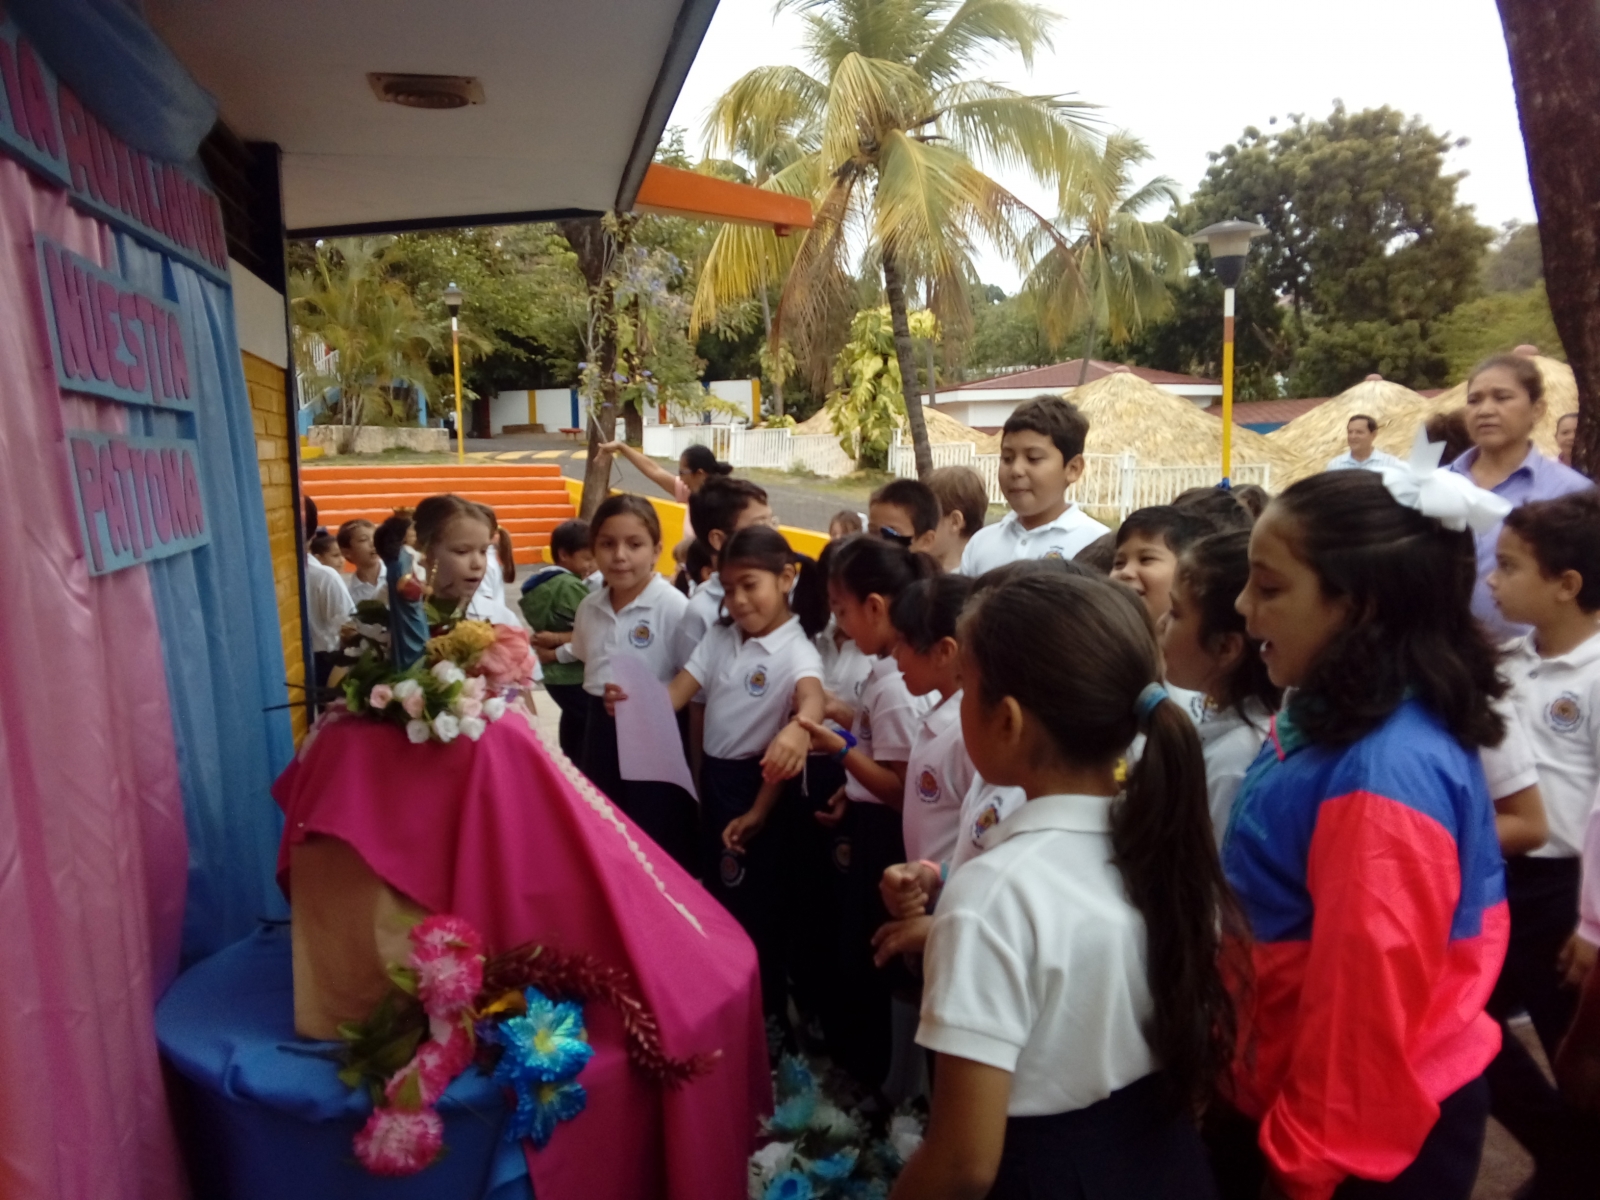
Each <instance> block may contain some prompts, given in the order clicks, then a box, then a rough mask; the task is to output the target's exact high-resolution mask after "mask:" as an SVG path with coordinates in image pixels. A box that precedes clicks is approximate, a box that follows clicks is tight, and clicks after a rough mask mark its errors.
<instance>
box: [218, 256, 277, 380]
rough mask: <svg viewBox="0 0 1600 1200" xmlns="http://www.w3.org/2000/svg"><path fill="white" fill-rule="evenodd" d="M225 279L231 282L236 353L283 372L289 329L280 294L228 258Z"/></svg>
mask: <svg viewBox="0 0 1600 1200" xmlns="http://www.w3.org/2000/svg"><path fill="white" fill-rule="evenodd" d="M228 277H229V279H230V280H232V282H233V320H234V324H235V325H236V326H237V327H238V330H239V349H241V350H243V351H245V352H246V353H248V354H254V355H255V356H256V357H257V358H264V359H266V360H267V361H268V362H269V363H271V364H272V365H273V366H275V367H283V368H285V369H287V368H288V366H289V327H288V324H287V321H288V317H287V315H286V313H285V311H284V306H283V293H281V292H276V291H274V290H273V289H272V288H271V287H270V286H269V285H268V284H267V283H266V282H265V281H264V280H263V279H261V277H260V276H258V275H256V274H255V273H253V272H252V271H250V270H248V269H247V268H245V267H241V266H240V265H239V264H238V263H236V262H234V261H233V260H232V259H231V258H230V259H229V260H228Z"/></svg>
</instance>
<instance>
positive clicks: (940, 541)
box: [926, 466, 989, 571]
mask: <svg viewBox="0 0 1600 1200" xmlns="http://www.w3.org/2000/svg"><path fill="white" fill-rule="evenodd" d="M926 482H927V485H928V487H929V488H930V489H931V490H932V492H933V494H934V498H935V499H937V500H938V501H939V530H938V534H937V536H936V537H935V538H934V539H933V551H932V553H933V556H934V557H935V558H937V559H938V560H939V564H940V565H941V566H942V567H944V569H945V570H946V571H960V570H961V556H962V554H964V553H965V552H966V549H967V543H968V542H970V541H971V540H972V535H973V534H975V533H977V532H978V530H980V529H982V528H983V523H984V521H985V520H987V519H988V516H989V489H988V488H986V487H985V486H984V484H983V476H981V475H979V474H978V473H977V472H976V471H974V470H973V469H972V468H971V467H959V466H955V467H935V468H934V469H933V470H932V471H930V472H928V478H927V480H926Z"/></svg>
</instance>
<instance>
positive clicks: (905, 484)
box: [867, 479, 942, 554]
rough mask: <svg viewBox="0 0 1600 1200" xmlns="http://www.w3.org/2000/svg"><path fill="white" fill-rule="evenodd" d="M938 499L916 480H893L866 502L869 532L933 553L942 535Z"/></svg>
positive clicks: (923, 551) (931, 490)
mask: <svg viewBox="0 0 1600 1200" xmlns="http://www.w3.org/2000/svg"><path fill="white" fill-rule="evenodd" d="M941 515H942V514H941V513H940V511H939V497H937V496H935V495H934V494H933V489H932V488H930V487H929V486H928V485H927V484H925V483H920V482H918V481H917V480H915V479H894V480H891V481H890V482H888V483H886V484H884V485H883V486H882V487H881V488H879V489H878V490H877V491H875V492H873V493H872V496H871V498H870V499H868V501H867V532H868V533H869V534H871V535H872V536H873V537H882V538H888V539H889V540H890V541H891V542H895V543H898V544H899V545H902V546H905V547H906V548H907V549H909V550H916V551H919V552H921V553H923V554H928V553H931V552H932V550H933V543H934V539H935V538H936V537H938V535H939V518H940V516H941Z"/></svg>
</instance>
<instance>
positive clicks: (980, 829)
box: [972, 804, 1000, 846]
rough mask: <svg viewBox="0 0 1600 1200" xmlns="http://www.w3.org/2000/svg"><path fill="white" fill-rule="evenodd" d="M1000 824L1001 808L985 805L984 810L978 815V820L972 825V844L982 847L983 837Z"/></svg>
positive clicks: (994, 805) (996, 805) (995, 805)
mask: <svg viewBox="0 0 1600 1200" xmlns="http://www.w3.org/2000/svg"><path fill="white" fill-rule="evenodd" d="M998 824H1000V806H999V805H998V804H988V805H985V806H984V810H983V811H982V812H981V813H979V814H978V819H977V820H976V821H974V822H973V823H972V844H973V845H974V846H977V845H980V844H981V843H982V841H983V835H984V834H986V833H988V832H989V830H991V829H993V828H994V827H995V826H996V825H998Z"/></svg>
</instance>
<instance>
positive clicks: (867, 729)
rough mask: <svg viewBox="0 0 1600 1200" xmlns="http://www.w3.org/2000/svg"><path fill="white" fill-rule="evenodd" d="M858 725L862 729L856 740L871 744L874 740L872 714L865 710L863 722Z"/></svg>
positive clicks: (862, 714) (863, 710) (862, 711)
mask: <svg viewBox="0 0 1600 1200" xmlns="http://www.w3.org/2000/svg"><path fill="white" fill-rule="evenodd" d="M857 724H859V725H860V726H861V729H860V731H859V732H858V733H857V734H856V738H857V739H858V740H859V741H863V742H870V741H871V740H872V714H871V713H869V712H868V711H867V710H866V709H864V708H863V709H862V710H861V720H860V721H858V722H857Z"/></svg>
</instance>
